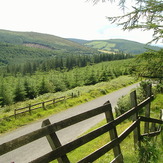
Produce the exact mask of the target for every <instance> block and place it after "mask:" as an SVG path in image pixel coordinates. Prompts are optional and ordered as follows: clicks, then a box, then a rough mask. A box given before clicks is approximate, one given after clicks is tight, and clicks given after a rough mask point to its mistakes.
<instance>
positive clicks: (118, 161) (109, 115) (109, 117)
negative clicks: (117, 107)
mask: <svg viewBox="0 0 163 163" xmlns="http://www.w3.org/2000/svg"><path fill="white" fill-rule="evenodd" d="M107 104H109V105H108V106H109V107H108V111H106V112H105V117H106V121H107V123H109V122H111V121H114V116H113V112H112V107H111V104H110V101H107V102H106V103H104V105H107ZM109 134H110V139H111V141H112V140H114V139H116V138H118V134H117V130H116V127H114V128H113V129H112V130H110V131H109ZM113 152H114V158H115V159H114V163H123V156H122V153H121V149H120V145H119V144H118V145H117V146H115V147H114V148H113Z"/></svg>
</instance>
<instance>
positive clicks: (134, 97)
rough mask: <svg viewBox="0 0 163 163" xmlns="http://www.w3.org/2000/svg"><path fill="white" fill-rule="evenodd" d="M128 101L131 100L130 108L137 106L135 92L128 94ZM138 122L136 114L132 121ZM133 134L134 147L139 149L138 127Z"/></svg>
mask: <svg viewBox="0 0 163 163" xmlns="http://www.w3.org/2000/svg"><path fill="white" fill-rule="evenodd" d="M130 99H131V107H132V108H133V107H136V106H137V96H136V91H133V92H131V93H130ZM136 120H138V112H137V113H135V114H134V115H133V121H136ZM133 133H134V146H135V149H137V148H138V147H140V125H139V126H138V127H136V128H135V130H134V131H133Z"/></svg>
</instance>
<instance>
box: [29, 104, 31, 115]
mask: <svg viewBox="0 0 163 163" xmlns="http://www.w3.org/2000/svg"><path fill="white" fill-rule="evenodd" d="M29 114H30V115H31V104H29Z"/></svg>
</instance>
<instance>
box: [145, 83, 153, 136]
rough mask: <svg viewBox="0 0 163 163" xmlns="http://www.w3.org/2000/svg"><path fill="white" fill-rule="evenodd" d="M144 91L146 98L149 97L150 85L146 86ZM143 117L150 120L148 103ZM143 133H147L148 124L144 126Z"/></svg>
mask: <svg viewBox="0 0 163 163" xmlns="http://www.w3.org/2000/svg"><path fill="white" fill-rule="evenodd" d="M145 89H146V91H145V92H146V98H148V97H150V96H151V94H152V93H151V84H150V85H147V87H146V88H145ZM145 117H147V118H150V102H149V103H148V104H147V105H146V110H145ZM144 133H149V122H145V124H144Z"/></svg>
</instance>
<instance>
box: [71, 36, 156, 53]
mask: <svg viewBox="0 0 163 163" xmlns="http://www.w3.org/2000/svg"><path fill="white" fill-rule="evenodd" d="M70 40H72V41H76V42H78V43H82V44H83V45H85V46H87V47H91V48H94V49H98V50H99V51H103V52H124V53H127V54H134V55H135V54H141V53H143V52H145V51H146V50H147V49H154V50H158V49H159V48H158V47H155V46H150V45H146V44H142V43H139V42H135V41H130V40H124V39H110V40H92V41H86V40H79V39H78V40H76V39H70Z"/></svg>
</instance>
